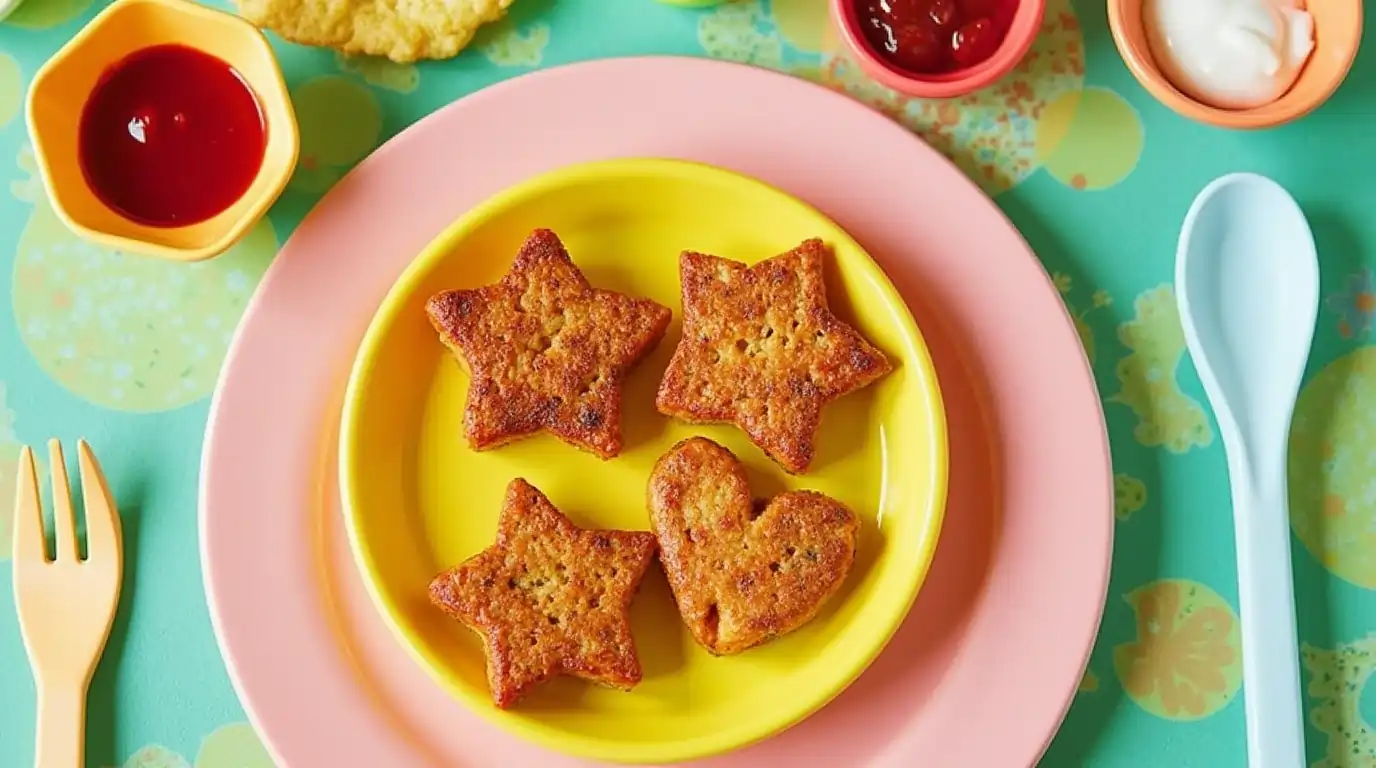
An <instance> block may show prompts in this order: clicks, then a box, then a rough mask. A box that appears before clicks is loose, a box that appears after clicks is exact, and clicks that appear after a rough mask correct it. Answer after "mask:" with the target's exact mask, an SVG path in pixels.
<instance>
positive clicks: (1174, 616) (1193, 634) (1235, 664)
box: [1113, 579, 1242, 720]
mask: <svg viewBox="0 0 1376 768" xmlns="http://www.w3.org/2000/svg"><path fill="white" fill-rule="evenodd" d="M1123 599H1124V600H1126V601H1127V602H1128V605H1130V606H1132V609H1133V611H1134V612H1135V613H1136V615H1137V637H1136V638H1135V639H1134V640H1133V641H1132V642H1129V643H1124V644H1122V645H1119V646H1117V647H1115V648H1114V649H1113V668H1114V671H1115V672H1117V674H1118V679H1119V680H1120V681H1121V682H1122V684H1123V690H1124V691H1125V692H1126V693H1127V694H1128V697H1129V698H1131V699H1132V700H1133V701H1134V702H1136V703H1137V705H1138V706H1140V707H1141V708H1142V709H1144V710H1146V711H1148V712H1150V713H1152V714H1153V715H1156V716H1158V717H1163V718H1166V719H1168V720H1199V719H1202V718H1205V717H1208V716H1210V715H1212V714H1214V713H1215V712H1217V711H1219V710H1220V709H1222V708H1223V707H1224V706H1226V705H1227V704H1228V702H1230V701H1232V699H1233V697H1234V696H1236V695H1237V692H1238V688H1239V687H1241V685H1242V653H1241V647H1242V644H1241V639H1240V635H1239V630H1238V620H1237V614H1236V613H1235V612H1234V611H1233V609H1232V607H1231V606H1230V605H1228V603H1227V602H1226V601H1225V600H1224V599H1223V598H1222V597H1220V596H1219V594H1218V593H1217V592H1214V591H1213V590H1212V589H1210V588H1209V587H1207V586H1205V585H1204V584H1200V583H1198V582H1195V581H1187V580H1184V579H1167V580H1163V581H1155V582H1152V583H1150V584H1147V585H1145V586H1142V587H1139V588H1138V589H1136V590H1133V591H1132V592H1130V593H1128V594H1127V595H1125V596H1124V598H1123Z"/></svg>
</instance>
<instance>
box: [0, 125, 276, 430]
mask: <svg viewBox="0 0 1376 768" xmlns="http://www.w3.org/2000/svg"><path fill="white" fill-rule="evenodd" d="M18 163H19V167H20V170H21V172H22V173H23V174H24V175H25V176H26V178H21V179H20V180H19V181H16V182H15V183H14V184H13V185H12V191H13V192H14V195H15V197H17V198H18V199H19V200H21V201H23V202H27V203H31V204H32V205H33V209H32V211H31V213H30V215H29V218H28V221H27V222H26V223H25V224H24V227H23V230H22V231H21V232H20V234H19V242H18V245H17V246H16V248H15V252H14V253H15V258H14V275H13V295H12V302H13V308H14V320H15V323H16V324H17V326H18V328H19V335H20V338H21V339H22V340H23V342H24V345H25V346H26V347H27V348H28V350H29V352H30V353H31V354H32V355H33V357H34V359H35V360H36V361H37V363H38V365H39V367H40V368H42V369H43V371H44V372H45V373H47V374H48V376H49V377H51V378H52V379H53V380H54V381H56V382H58V383H59V384H61V385H62V386H64V387H66V388H67V390H68V391H70V392H72V393H73V394H75V395H77V396H78V397H81V398H83V399H85V400H88V401H90V402H92V403H95V404H97V405H101V406H104V407H106V408H110V409H113V410H119V411H134V412H149V411H164V410H171V409H174V408H180V407H182V406H184V405H186V404H188V403H191V402H195V401H196V400H200V399H201V398H203V397H206V396H207V395H209V394H210V391H211V389H213V388H214V386H215V381H216V379H217V377H218V376H219V371H220V362H221V360H223V359H224V355H225V352H226V350H227V349H228V347H229V340H230V337H231V336H232V334H233V332H234V326H235V325H236V324H237V323H238V321H239V317H240V315H242V314H243V311H244V309H245V308H246V307H247V306H248V299H249V297H250V296H251V295H252V294H253V289H254V288H255V287H256V286H257V284H258V279H259V278H260V277H261V276H262V274H263V272H264V271H265V270H266V269H267V266H268V264H269V263H270V262H271V261H272V257H273V256H275V255H276V254H277V235H276V233H275V232H274V231H273V228H272V222H271V221H270V220H268V219H263V220H262V221H261V222H259V223H258V225H257V226H255V227H254V228H253V229H252V230H250V231H249V233H248V235H247V236H245V237H244V239H243V240H241V241H240V242H239V243H238V244H237V245H235V246H234V247H233V248H232V249H230V250H229V251H228V252H227V253H225V254H224V255H223V256H220V257H219V258H216V259H212V260H209V261H203V262H199V263H196V264H180V263H174V262H168V261H161V260H157V259H149V258H145V257H142V256H138V255H131V254H125V253H122V252H120V251H115V250H110V249H108V248H105V247H102V246H98V245H95V244H93V243H90V242H87V241H85V240H82V239H81V238H79V237H77V236H76V235H74V234H73V233H72V232H71V231H70V230H68V229H67V228H66V227H65V226H63V224H62V222H61V220H59V219H58V218H57V214H55V213H54V212H53V210H52V207H51V205H50V204H49V202H48V197H47V193H46V191H45V190H44V189H43V185H42V184H41V183H40V182H39V180H38V179H37V177H36V176H35V175H34V159H33V154H32V152H31V150H29V149H27V148H25V149H24V150H23V151H21V153H20V155H19V158H18Z"/></svg>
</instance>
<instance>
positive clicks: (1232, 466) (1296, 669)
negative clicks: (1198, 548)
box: [1228, 450, 1305, 768]
mask: <svg viewBox="0 0 1376 768" xmlns="http://www.w3.org/2000/svg"><path fill="white" fill-rule="evenodd" d="M1245 456H1246V451H1245V450H1237V451H1234V450H1229V451H1228V470H1229V474H1230V475H1231V479H1232V487H1233V520H1234V526H1235V528H1236V531H1237V533H1236V536H1237V571H1238V601H1239V603H1240V604H1241V605H1240V606H1239V607H1240V612H1241V620H1242V679H1243V681H1244V683H1245V687H1244V689H1243V690H1244V691H1245V692H1246V693H1245V694H1244V695H1245V699H1244V702H1245V705H1246V716H1247V756H1248V759H1247V764H1248V766H1250V768H1302V766H1304V765H1305V757H1304V714H1303V711H1302V707H1301V703H1302V699H1301V692H1300V666H1299V645H1298V641H1297V639H1296V632H1295V587H1294V582H1293V580H1292V575H1291V565H1290V520H1289V514H1288V510H1287V496H1286V480H1285V466H1284V462H1283V461H1282V462H1281V466H1280V467H1279V471H1278V477H1277V478H1276V480H1274V481H1272V482H1270V483H1265V484H1263V483H1258V482H1257V481H1256V479H1255V474H1254V473H1253V472H1252V471H1250V469H1249V468H1248V467H1247V461H1246V459H1245V458H1243V457H1245ZM1235 457H1236V458H1235Z"/></svg>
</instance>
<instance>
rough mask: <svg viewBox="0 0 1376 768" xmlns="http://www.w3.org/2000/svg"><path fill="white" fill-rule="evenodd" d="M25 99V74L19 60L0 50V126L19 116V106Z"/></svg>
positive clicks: (2, 126)
mask: <svg viewBox="0 0 1376 768" xmlns="http://www.w3.org/2000/svg"><path fill="white" fill-rule="evenodd" d="M23 101H24V76H23V74H22V73H21V72H20V71H19V62H17V61H15V60H14V57H13V56H11V55H9V54H8V53H5V52H4V51H0V128H4V127H5V126H6V125H8V124H9V123H10V121H11V120H13V119H14V118H16V117H18V116H19V106H20V105H21V104H22V103H23Z"/></svg>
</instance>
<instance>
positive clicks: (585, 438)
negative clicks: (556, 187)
mask: <svg viewBox="0 0 1376 768" xmlns="http://www.w3.org/2000/svg"><path fill="white" fill-rule="evenodd" d="M426 313H427V314H428V315H429V317H430V322H431V324H432V325H433V326H434V327H435V330H436V331H437V332H438V333H439V335H440V340H441V341H442V342H444V344H445V346H447V347H448V348H449V349H450V350H452V351H453V352H454V354H455V355H456V356H458V357H459V359H460V360H462V361H463V362H464V363H465V365H466V367H467V368H468V370H469V373H470V375H471V376H472V381H471V383H470V384H469V388H468V403H467V406H466V408H465V411H464V432H465V434H466V435H467V437H468V441H469V444H470V445H471V446H472V447H473V448H474V449H475V450H484V449H487V448H493V447H496V446H499V445H502V444H504V443H507V442H510V441H511V440H515V439H517V438H520V437H524V436H526V435H530V434H533V433H535V432H537V431H539V430H541V429H545V430H548V431H550V432H551V433H553V434H554V435H556V436H558V437H559V438H561V439H562V440H564V441H566V442H568V443H570V444H572V445H575V446H577V447H579V448H582V449H584V450H587V451H590V452H592V453H595V454H597V455H598V456H600V457H602V458H604V459H608V458H611V457H613V456H616V455H617V454H618V453H620V452H621V389H622V383H623V380H624V379H625V376H626V374H627V373H628V372H629V371H630V369H631V368H632V367H633V366H634V365H635V364H636V363H638V362H639V361H640V360H641V359H642V358H644V357H645V355H646V354H648V353H649V352H650V350H652V349H654V347H655V345H656V344H658V343H659V340H660V339H661V338H663V337H664V331H665V329H667V328H668V326H669V317H670V312H669V310H668V308H666V307H663V306H660V305H659V304H656V303H655V302H653V301H650V300H649V299H637V298H632V297H630V296H626V295H625V294H621V293H615V292H613V291H604V290H600V289H597V288H593V287H591V286H590V285H589V284H588V281H587V280H586V279H585V278H584V277H583V273H582V272H580V271H579V270H578V267H576V266H574V264H573V261H572V260H571V259H570V258H569V254H568V251H566V250H565V249H564V245H563V243H561V242H560V241H559V238H558V236H556V235H555V234H554V233H553V232H550V231H549V230H547V229H540V230H536V231H535V232H532V233H531V234H530V237H529V238H527V240H526V242H525V244H524V245H523V246H521V250H520V252H519V253H518V254H517V255H516V260H515V261H514V262H513V263H512V265H511V269H510V271H508V272H507V274H506V276H505V277H503V278H502V280H501V282H499V283H497V284H495V285H489V286H485V287H483V288H478V289H474V290H457V291H445V292H444V293H441V294H438V295H436V296H434V297H432V298H431V299H430V301H429V302H428V303H427V304H426Z"/></svg>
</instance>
